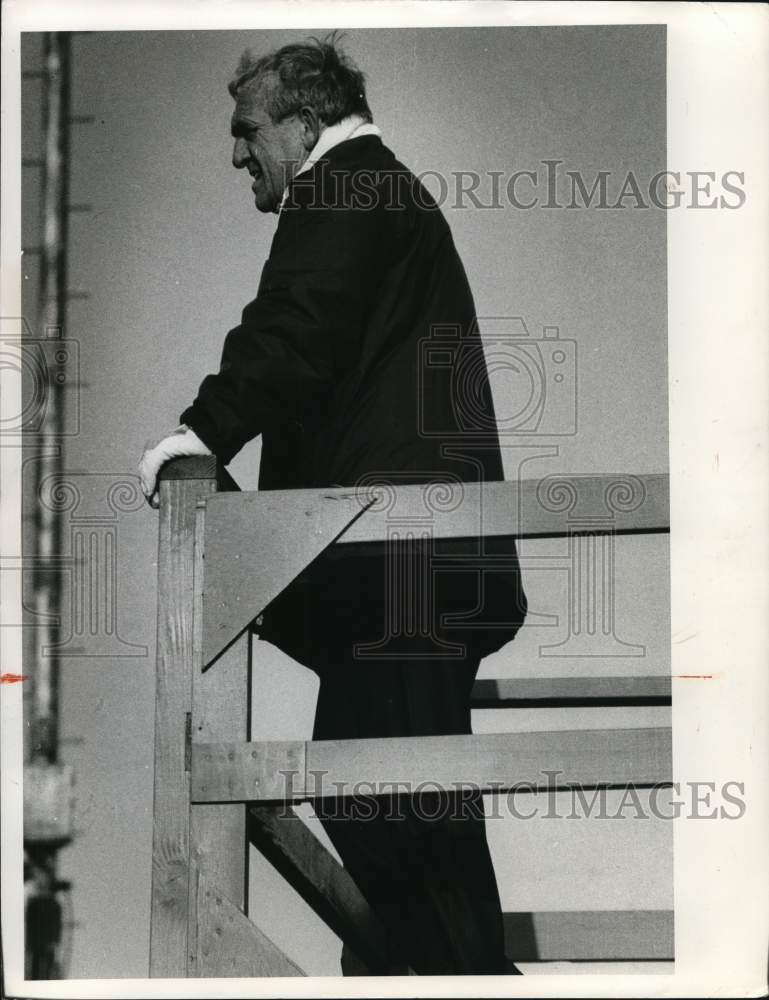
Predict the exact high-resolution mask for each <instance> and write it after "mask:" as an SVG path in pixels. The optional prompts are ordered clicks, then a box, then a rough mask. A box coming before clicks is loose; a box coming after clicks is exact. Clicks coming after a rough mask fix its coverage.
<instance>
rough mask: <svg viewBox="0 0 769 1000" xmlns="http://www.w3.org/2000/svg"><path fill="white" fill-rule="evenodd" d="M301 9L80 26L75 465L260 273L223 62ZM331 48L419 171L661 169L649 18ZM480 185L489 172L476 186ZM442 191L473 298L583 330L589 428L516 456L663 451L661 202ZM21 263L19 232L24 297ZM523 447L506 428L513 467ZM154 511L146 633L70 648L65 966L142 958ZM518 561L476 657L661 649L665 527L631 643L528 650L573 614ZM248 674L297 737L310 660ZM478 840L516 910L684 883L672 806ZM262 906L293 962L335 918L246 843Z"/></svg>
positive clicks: (663, 903) (602, 722)
mask: <svg viewBox="0 0 769 1000" xmlns="http://www.w3.org/2000/svg"><path fill="white" fill-rule="evenodd" d="M310 33H311V32H288V31H269V32H268V31H264V32H242V33H236V32H229V31H228V32H195V33H183V32H152V33H149V32H148V33H136V32H126V33H108V34H107V33H98V34H97V33H94V34H81V35H78V36H76V38H75V41H74V92H73V111H74V113H75V114H88V115H94V116H95V122H94V124H92V125H87V126H79V127H77V129H76V131H74V132H73V141H72V178H71V183H72V201H73V202H76V203H78V202H87V203H90V204H91V205H92V206H93V211H92V212H91V213H89V214H77V215H74V216H73V217H72V228H71V248H70V250H71V252H70V285H71V287H72V288H74V289H80V290H86V291H88V292H89V293H90V298H89V299H87V300H79V299H76V300H73V301H72V303H71V307H70V314H69V323H68V329H67V335H68V336H70V337H74V338H77V339H78V340H79V342H80V350H81V377H82V380H83V386H82V387H81V390H80V404H79V405H80V411H81V430H80V433H79V435H78V436H77V437H75V438H73V439H71V440H70V441H69V442H68V445H67V451H66V467H67V469H68V470H69V471H70V472H72V473H78V472H87V473H103V474H110V475H113V476H114V477H115V478H120V477H121V476H122V475H124V474H129V475H133V474H134V473H135V466H136V462H137V461H138V458H139V456H140V453H141V450H142V446H143V444H144V442H145V440H146V439H147V438H151V437H158V436H160V435H162V434H164V433H165V432H167V431H169V430H171V429H172V428H173V427H174V426H175V425H176V423H177V418H178V414H179V413H180V412H181V410H182V409H183V408H184V407H185V406H186V405H187V404H188V402H189V401H190V400H191V398H192V397H193V396H194V394H195V391H196V389H197V386H198V383H199V382H200V380H201V378H202V377H203V375H205V374H206V373H207V372H208V371H211V370H214V369H215V368H216V367H217V365H218V359H219V353H220V350H221V343H222V339H223V337H224V334H225V333H226V332H227V330H228V329H230V328H231V327H232V326H234V325H235V324H236V323H237V322H238V320H239V316H240V310H241V308H242V306H243V305H244V304H245V303H246V302H247V301H249V300H250V299H251V298H253V297H254V295H255V294H256V288H257V284H258V279H259V274H260V271H261V267H262V264H263V261H264V259H265V258H266V255H267V252H268V248H269V243H270V240H271V238H272V234H273V232H274V229H275V224H276V220H275V218H274V217H272V216H269V217H265V216H262V215H259V214H257V213H256V212H255V210H254V209H253V206H252V196H251V192H250V190H249V185H248V177H247V176H246V175H245V174H243V173H236V172H235V171H233V169H232V167H231V165H230V153H231V143H230V140H229V116H230V113H231V100H230V97H229V95H228V94H227V91H226V82H227V80H228V78H229V75H230V73H231V71H232V69H233V68H234V66H235V63H236V62H237V59H238V56H239V55H240V52H241V51H242V49H243V48H245V47H246V46H251V47H253V48H255V49H257V50H260V49H266V48H272V47H276V46H278V45H281V44H284V43H285V42H287V41H290V40H296V39H298V38H302V37H305V36H306V35H307V34H310ZM346 48H347V50H348V52H349V53H350V55H352V56H353V57H354V58H355V59H356V60H357V61H358V63H359V64H360V66H361V68H362V69H363V70H364V71H365V72H366V74H367V77H368V92H369V99H370V104H371V107H372V110H373V113H374V119H375V121H376V123H377V124H378V125H379V126H380V128H381V129H382V133H383V139H384V141H385V143H386V144H388V145H389V146H390V147H391V148H392V149H393V150H394V151H395V153H396V155H398V157H399V158H400V159H401V160H403V162H405V163H406V164H407V165H408V166H410V167H411V168H412V169H413V170H415V171H417V172H421V171H425V170H435V171H439V172H441V173H443V174H449V173H450V172H451V171H457V170H475V171H481V172H488V171H494V170H496V171H501V172H503V174H504V176H505V177H507V176H509V174H511V173H512V172H513V171H515V170H539V172H540V176H541V178H544V168H543V167H542V163H541V161H542V160H543V159H558V160H562V161H563V168H562V169H564V170H566V169H572V170H580V171H581V172H582V173H583V174H584V175H585V177H586V179H588V181H590V180H591V179H592V178H593V177H594V175H595V173H596V172H597V171H598V170H608V171H611V172H612V177H613V180H612V182H611V183H612V185H613V188H612V189H613V190H615V191H616V190H617V188H618V186H619V184H621V181H622V179H623V178H624V176H625V174H626V173H627V171H628V170H631V169H632V170H633V172H634V173H635V175H636V176H637V177H638V178H639V179H640V180H641V181H642V187H643V182H644V181H645V182H647V183H648V180H649V178H651V177H652V176H653V174H654V173H655V172H656V171H658V170H662V169H664V167H665V45H664V29H662V28H655V27H610V28H568V29H567V28H563V29H561V28H504V29H499V28H476V29H461V30H454V29H451V30H450V29H439V30H435V29H431V30H425V29H421V30H420V29H402V30H381V31H380V30H377V31H373V30H367V31H351V32H350V33H349V35H348V37H347V40H346ZM38 52H39V37H37V36H30V37H29V38H28V39H27V44H26V46H25V50H24V56H23V61H24V65H25V66H32V65H33V64H34V63H35V62H36V59H37V57H38ZM36 87H37V84H35V83H34V82H30V83H29V84H26V85H25V94H24V136H23V145H24V153H25V155H34V153H35V151H36V149H37V143H38V141H39V140H38V135H39V132H38V129H39V90H38V89H36ZM27 173H29V171H28V172H27ZM543 184H544V181H543V179H540V192H543ZM428 186H430V187H431V189H432V190H434V186H433V185H432V184H431V183H430V182H429V181H428ZM488 190H489V188H488V185H487V184H485V183H484V185H482V186H481V188H480V190H479V195H480V196H481V197H482V198H483V199H484V200H488V196H487V192H488ZM521 191H522V193H525V192H527V191H528V189H527V188H526V187H525V186H523V187H522V188H521ZM445 211H446V214H447V216H448V218H449V221H450V224H451V227H452V230H453V233H454V238H455V241H456V243H457V246H458V248H459V250H460V253H461V254H462V256H463V259H464V262H465V266H466V269H467V271H468V275H469V278H470V283H471V285H472V288H473V291H474V294H475V299H476V306H477V309H478V313H479V315H480V316H481V317H483V316H486V317H516V316H518V317H523V319H524V320H525V321H526V323H527V325H528V328H529V331H530V333H531V334H532V336H534V337H536V336H541V333H542V328H543V327H545V326H558V327H559V329H560V334H561V337H562V338H568V339H571V340H574V341H576V344H577V358H578V361H577V391H578V397H577V400H578V430H577V433H576V434H575V435H572V436H570V437H568V438H564V439H559V440H557V441H555V439H551V440H550V441H549V443H551V444H552V443H554V442H555V443H557V444H558V454H557V455H556V456H554V457H551V458H536V459H535V458H530V461H529V462H528V464H527V465H526V472H525V474H526V475H527V476H541V475H546V474H548V473H550V472H554V471H563V472H570V473H581V472H609V471H616V472H641V473H649V472H663V471H666V470H667V465H668V460H667V449H668V439H667V374H666V359H667V340H666V257H665V214H664V212H662V211H659V210H656V209H646V210H638V209H631V208H625V209H624V210H607V211H601V210H595V209H591V210H577V211H566V210H561V211H556V210H553V211H548V210H545V209H542V208H537V209H533V210H530V211H520V210H515V209H512V208H509V207H508V208H505V209H504V210H499V209H497V210H481V209H477V208H471V207H467V208H464V209H462V208H453V207H451V204H450V203H449V205H447V206H445ZM24 226H25V242H26V243H29V244H35V243H38V242H39V239H40V236H39V191H38V190H37V189H36V185H35V181H34V178H27V179H25V190H24ZM36 277H37V275H36V263H35V261H34V259H32V258H30V259H29V261H28V262H27V263H26V266H25V290H28V291H29V295H28V302H27V303H26V309H27V313H28V315H34V306H33V300H34V289H35V285H36ZM495 389H496V403H497V410H498V414H500V415H501V414H504V413H505V412H509V401H508V400H507V398H506V396H505V393H506V391H508V389H506V386H505V384H504V382H500V383H498V384H497V385H496V386H495ZM510 391H512V389H510ZM510 443H511V444H512V442H510ZM532 443H533V439H532V440H530V441H528V444H532ZM518 444H520V442H518ZM258 454H259V446H258V442H254V443H252V444H251V445H249V446H248V447H247V448H246V449H244V451H243V452H242V453H241V455H239V456H238V457H237V459H236V460H235V462H234V463H233V464H232V466H231V471H232V472H233V475H234V476H235V478H236V479H237V480H238V482H239V483H240V484H241V486H242V487H243V488H255V485H256V477H257V469H258ZM532 454H534V453H533V452H531V451H529V452H526V451H525V449H521V448H520V447H518V448H512V447H509V448H507V450H506V474H507V475H508V477H511V476H513V475H514V474H515V473H516V468H517V458H520V457H521V456H522V455H528V456H531V455H532ZM516 456H517V457H516ZM91 481H93V480H91ZM80 482H81V485H82V484H83V483H84V482H85V480H83V479H81V480H80ZM156 521H157V515H156V513H155V512H153V511H151V510H149V509H148V508H142V509H139V510H137V511H135V512H133V513H126V514H123V515H121V518H120V523H119V533H118V534H119V538H118V568H119V631H120V635H121V636H122V638H123V639H124V640H125V641H126V642H129V643H136V644H141V645H144V646H146V647H148V650H149V655H148V656H127V657H126V658H121V659H119V658H114V657H103V656H99V655H84V656H78V657H73V658H70V659H67V660H65V661H64V663H63V666H62V688H63V705H62V712H63V715H62V725H63V730H64V736H65V738H66V739H67V740H69V742H65V744H64V746H63V748H62V756H63V759H64V760H66V761H69V762H71V763H72V764H73V765H74V767H75V769H76V774H77V782H78V788H77V796H78V799H77V817H76V825H77V827H78V828H79V830H80V834H79V836H78V837H77V838H76V839H75V841H74V843H73V845H72V846H71V847H70V848H68V849H67V850H66V851H65V852H64V853H63V855H62V867H63V874H64V875H65V876H66V877H70V878H71V879H72V880H73V884H74V889H73V901H74V906H75V919H76V921H77V926H76V928H75V932H74V950H73V956H72V964H71V968H70V975H72V976H73V977H81V976H83V977H85V976H104V977H109V976H143V975H145V974H146V970H147V958H148V939H149V938H148V920H149V884H150V848H151V807H152V719H153V706H154V659H153V658H154V641H155V637H154V633H155V595H156V590H155V587H156V582H155V573H156V567H155V558H156V551H155V549H156V530H157V526H156ZM562 551H563V543H560V542H557V541H553V542H537V543H529V544H528V545H527V546H525V547H522V555H525V554H526V553H530V554H534V553H536V554H546V553H551V554H558V553H561V552H562ZM526 586H527V591H528V593H529V598H530V605H531V608H532V611H533V612H534V614H533V615H532V617H531V619H530V624H529V625H527V627H526V628H525V629H524V631H523V632H522V633H521V635H520V636H519V637H518V638H517V639H516V641H515V643H513V644H512V645H511V646H509V647H507V648H506V649H505V650H502V651H501V652H500V653H498V654H496V655H495V656H494V657H492V658H489V660H487V661H486V662H485V663H484V664H483V666H482V675H483V676H505V675H522V674H526V675H535V674H544V673H548V674H565V673H579V672H586V671H590V672H591V673H596V674H600V673H605V672H607V671H616V672H618V673H626V674H636V673H641V672H660V673H665V672H667V670H668V669H669V649H668V636H669V609H668V603H669V602H668V561H667V540H666V539H665V538H664V537H663V538H658V537H636V538H627V539H622V540H619V541H618V543H617V594H616V618H617V632H618V634H619V636H620V637H621V638H622V639H624V640H626V641H627V642H632V643H636V644H642V645H644V646H645V647H646V655H645V657H644V658H642V659H637V658H628V659H613V660H612V661H611V662H608V663H607V661H606V660H605V659H593V660H590V661H589V662H588V661H584V660H581V661H580V660H576V659H575V660H569V659H557V658H553V657H547V656H543V655H542V653H541V651H540V646H542V645H543V644H550V643H554V642H557V641H558V640H559V639H560V638H563V635H564V630H563V628H562V627H561V628H560V630H559V628H558V627H553V626H552V625H548V624H547V622H546V620H545V619H544V618H543V617H541V616H543V615H545V614H548V613H549V614H551V615H552V614H560V616H561V618H560V620H561V621H563V610H564V609H565V607H566V581H565V578H564V575H563V573H560V572H559V573H555V572H546V571H536V572H534V571H533V572H531V573H530V574H529V575H528V576H527V579H526ZM129 652H130V650H129ZM86 654H88V649H86ZM254 681H255V683H254V691H255V695H254V713H253V719H254V735H255V737H258V738H276V739H280V738H292V737H306V736H307V735H308V734H309V731H310V727H311V722H312V712H313V699H314V693H315V683H314V680H313V678H312V675H310V674H309V673H308V672H306V671H304V670H303V669H301V668H300V667H298V666H297V665H295V664H293V663H291V662H290V661H288V660H287V659H286V658H285V657H282V656H281V655H280V654H278V653H277V652H276V651H274V650H272V649H271V648H270V647H268V646H267V645H266V644H261V643H260V644H258V647H257V656H256V668H255V671H254ZM578 715H579V717H578V718H577V720H576V723H575V722H574V721H573V720H572V721H570V722H569V723H568V725H569V726H571V725H581V726H585V727H590V728H592V727H600V726H607V727H615V726H627V725H639V724H643V723H644V722H645V721H649V722H651V721H659V722H660V723H661V724H664V722H665V721H667V712H666V711H665V710H662V709H644V710H619V709H612V710H608V709H601V710H597V709H592V710H587V709H586V710H583V711H582V712H580V713H578ZM543 724H544V726H545V727H546V726H553V727H556V726H562V727H566V725H567V723H566V722H565V721H564V717H563V713H556V712H552V711H551V710H537V712H536V713H534V712H521V711H518V712H516V713H512V712H494V713H492V712H488V711H484V712H477V713H476V716H475V728H476V731H478V732H481V731H508V730H513V729H521V728H540V727H543ZM75 739H76V740H80V741H81V742H72V740H75ZM489 838H490V841H491V844H492V849H493V852H494V857H495V863H496V866H497V873H498V878H499V882H500V888H501V892H502V896H503V903H504V906H505V908H506V909H508V910H547V909H558V910H568V909H635V908H637V909H656V908H669V907H671V906H672V855H671V850H672V831H671V829H670V825H669V824H665V823H658V822H656V821H648V822H644V823H641V822H635V821H632V820H628V821H626V822H623V823H613V824H608V823H605V822H604V823H603V825H602V824H601V821H593V822H570V823H569V822H566V821H560V822H558V821H555V820H542V821H539V822H528V823H523V822H519V823H512V822H510V821H504V822H503V821H499V820H495V821H493V822H490V823H489ZM252 912H253V913H255V914H257V915H258V920H259V923H260V924H261V926H262V927H263V928H264V929H265V930H266V931H267V933H269V934H270V935H271V936H273V938H274V939H275V940H276V941H277V942H278V943H279V944H280V945H281V946H282V947H284V948H285V950H286V951H287V952H288V953H289V954H290V955H291V956H292V957H294V958H295V959H296V960H297V961H298V962H299V963H300V964H301V965H302V966H303V967H304V968H305V969H306V971H307V972H308V973H310V974H337V973H338V969H339V966H338V955H339V946H338V942H337V941H336V939H335V937H334V936H333V935H332V934H331V933H330V932H329V931H328V930H327V929H326V928H325V927H324V926H323V925H322V924H321V923H320V922H319V921H318V920H317V919H316V918H315V916H314V914H312V913H310V912H309V911H308V910H307V908H306V907H305V906H304V904H303V903H302V902H301V900H299V899H298V898H296V897H295V896H294V894H293V893H292V892H291V891H290V890H288V889H287V888H286V887H285V886H284V885H283V884H282V882H281V881H280V880H279V879H278V878H277V877H276V876H274V875H273V873H272V872H271V870H270V869H269V868H268V867H267V866H266V865H264V864H263V863H260V862H259V859H258V858H254V877H253V880H252Z"/></svg>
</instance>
